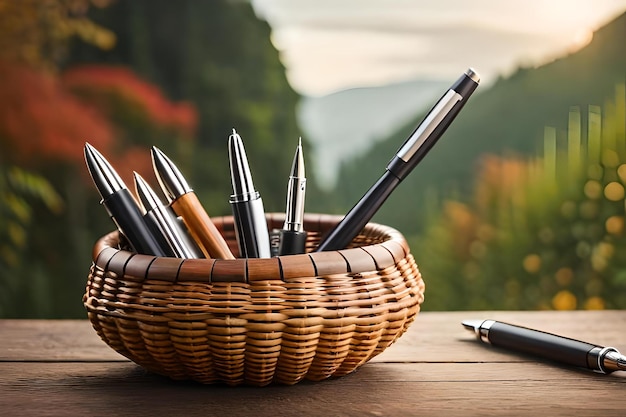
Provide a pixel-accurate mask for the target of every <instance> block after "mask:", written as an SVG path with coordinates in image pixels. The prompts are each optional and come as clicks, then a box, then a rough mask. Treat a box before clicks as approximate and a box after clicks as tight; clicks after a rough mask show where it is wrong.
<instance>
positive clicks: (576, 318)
mask: <svg viewBox="0 0 626 417" xmlns="http://www.w3.org/2000/svg"><path fill="white" fill-rule="evenodd" d="M466 319H493V320H499V321H504V322H508V323H511V324H517V325H520V326H526V327H531V328H535V329H539V330H543V331H546V332H552V333H555V334H559V335H561V336H565V337H570V338H574V339H579V340H583V341H585V342H589V343H594V344H599V345H603V346H613V347H615V348H617V349H618V350H619V351H620V352H622V353H626V333H624V332H623V329H625V328H626V311H620V310H605V311H580V310H578V311H567V312H566V311H541V312H537V311H492V312H480V311H478V312H476V311H461V312H421V313H419V314H418V316H417V318H416V319H415V322H414V323H413V324H412V325H411V327H410V328H409V330H408V331H407V332H406V333H405V334H404V335H402V337H400V339H398V341H397V342H396V343H395V344H394V345H392V346H390V347H389V348H388V349H387V350H385V352H383V353H382V354H381V355H379V356H378V357H376V358H374V359H373V361H381V362H405V361H409V362H410V361H420V362H423V361H444V362H446V361H449V362H455V361H460V362H467V361H481V362H484V361H510V360H517V361H526V360H527V358H524V357H522V356H519V355H515V354H511V353H509V352H507V351H504V350H497V349H492V348H490V347H489V346H487V345H484V344H481V343H479V342H477V341H476V339H475V337H474V336H473V334H472V333H471V332H469V331H467V330H465V329H464V328H463V326H462V325H461V321H463V320H466Z"/></svg>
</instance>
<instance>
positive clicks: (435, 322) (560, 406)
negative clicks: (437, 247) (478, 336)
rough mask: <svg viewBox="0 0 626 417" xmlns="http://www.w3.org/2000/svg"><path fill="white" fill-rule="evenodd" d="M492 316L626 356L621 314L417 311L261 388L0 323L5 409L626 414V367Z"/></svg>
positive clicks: (56, 330)
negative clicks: (564, 351) (388, 341)
mask: <svg viewBox="0 0 626 417" xmlns="http://www.w3.org/2000/svg"><path fill="white" fill-rule="evenodd" d="M471 318H478V319H482V318H490V319H495V320H500V321H507V322H510V323H515V324H519V325H524V326H529V327H534V328H539V329H542V330H545V331H549V332H555V333H558V334H561V335H564V336H568V337H574V338H578V339H581V340H585V341H587V342H591V343H598V344H601V345H605V346H613V347H616V348H617V349H619V350H620V351H622V352H626V332H625V330H626V311H601V312H583V311H575V312H445V313H435V312H432V313H430V312H422V313H420V314H419V315H418V317H417V319H416V321H415V323H413V325H412V326H411V327H410V329H409V331H408V332H407V333H406V334H405V335H403V336H402V337H401V338H400V340H399V341H398V342H397V343H396V344H395V345H393V346H391V347H390V348H389V349H387V350H386V351H385V352H384V353H383V354H381V355H379V356H378V357H376V358H374V359H373V360H372V361H370V362H369V363H367V364H365V365H364V366H362V367H361V368H359V369H358V370H357V371H356V372H354V373H353V374H351V375H348V376H345V377H341V378H336V379H331V380H326V381H322V382H317V383H313V382H306V381H305V382H301V383H299V384H297V385H294V386H283V385H270V386H267V387H263V388H256V387H249V386H241V387H228V386H224V385H200V384H197V383H193V382H182V383H181V382H175V381H171V380H169V379H168V378H165V377H161V376H157V375H153V374H150V373H148V372H146V371H144V370H143V369H142V368H140V367H138V366H137V365H135V364H134V363H132V362H130V361H128V360H127V359H126V358H124V357H122V356H120V355H118V354H117V353H115V352H114V351H113V350H111V349H110V348H109V347H108V346H106V345H105V344H104V343H103V342H101V341H100V339H99V338H98V336H97V335H96V333H95V332H94V331H93V329H92V328H91V326H90V324H89V322H87V321H81V320H67V321H65V320H55V321H44V320H0V415H1V416H7V417H12V416H17V417H21V416H228V417H232V416H255V417H262V416H272V417H280V416H460V415H463V416H472V415H506V416H542V417H543V416H553V415H563V416H589V415H594V416H626V372H615V373H613V374H610V375H601V374H597V373H594V372H590V371H586V370H582V369H575V368H568V367H564V366H560V365H556V364H554V363H550V362H545V361H540V360H535V359H534V358H530V357H527V356H521V355H518V354H515V353H511V352H505V351H502V350H497V349H495V348H492V347H489V346H487V345H483V344H480V343H478V342H477V341H476V340H475V339H474V338H473V335H472V334H471V333H470V332H467V331H466V330H464V329H463V327H462V326H461V324H460V322H461V320H463V319H471Z"/></svg>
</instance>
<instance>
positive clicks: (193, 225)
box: [151, 146, 235, 259]
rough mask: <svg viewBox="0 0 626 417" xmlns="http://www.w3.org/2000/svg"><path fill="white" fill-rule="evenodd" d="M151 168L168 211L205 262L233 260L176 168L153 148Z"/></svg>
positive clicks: (225, 244) (221, 238)
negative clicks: (204, 258) (163, 195)
mask: <svg viewBox="0 0 626 417" xmlns="http://www.w3.org/2000/svg"><path fill="white" fill-rule="evenodd" d="M151 154H152V166H153V168H154V172H155V174H156V177H157V180H158V181H159V185H160V186H161V189H162V190H163V193H164V194H165V195H166V196H167V198H168V200H169V202H170V207H171V208H172V210H174V212H175V213H176V214H177V215H179V216H180V217H181V218H182V219H183V222H184V223H185V225H186V226H187V230H188V231H189V233H190V234H191V236H192V237H193V239H194V240H195V241H196V243H197V245H198V246H199V247H200V249H201V250H202V252H203V253H204V256H205V257H206V258H215V259H235V256H234V255H233V253H232V252H231V250H230V248H229V247H228V244H227V243H226V240H224V237H223V236H222V234H221V233H220V232H219V230H217V227H215V224H213V221H212V220H211V218H210V217H209V215H208V214H207V212H206V211H205V210H204V208H203V207H202V204H201V203H200V200H198V196H197V195H196V193H194V191H193V189H192V188H191V187H190V186H189V184H188V183H187V181H186V180H185V177H183V174H182V173H181V172H180V170H179V169H178V167H177V166H176V165H174V163H173V162H172V161H171V160H170V159H169V158H168V157H167V156H166V155H165V154H164V153H163V152H162V151H161V150H160V149H158V148H157V147H155V146H153V147H152V152H151Z"/></svg>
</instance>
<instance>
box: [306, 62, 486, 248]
mask: <svg viewBox="0 0 626 417" xmlns="http://www.w3.org/2000/svg"><path fill="white" fill-rule="evenodd" d="M479 81H480V77H479V76H478V74H477V73H476V72H475V71H474V70H472V69H471V68H470V69H468V70H467V71H466V72H465V73H464V74H463V75H461V77H460V78H459V79H458V80H457V81H456V82H455V83H454V84H453V85H452V86H451V87H450V89H448V91H447V92H446V93H445V94H444V95H443V96H442V97H441V98H440V99H439V101H437V103H436V104H435V106H434V107H433V108H432V109H431V110H430V112H428V114H427V115H426V117H425V118H424V120H422V122H421V123H420V124H419V125H418V126H417V128H416V129H415V130H414V131H413V133H412V134H411V135H410V136H409V138H408V139H407V140H406V141H405V142H404V144H403V145H402V146H401V147H400V149H399V150H398V152H397V153H396V155H394V156H393V158H392V159H391V161H390V162H389V164H387V167H386V169H385V172H384V173H383V175H382V176H381V177H380V179H379V180H378V181H377V182H376V183H375V184H374V185H373V186H372V187H371V188H370V189H369V190H368V191H367V192H366V193H365V195H364V196H363V197H362V198H361V199H360V200H359V201H358V202H357V203H356V205H355V206H354V207H352V209H350V211H349V212H348V214H346V215H345V217H344V218H343V219H342V220H341V221H340V222H339V223H338V224H337V225H336V226H335V228H334V229H332V230H331V231H330V233H329V234H328V235H326V236H325V237H324V238H323V239H322V241H321V243H320V244H319V246H318V247H317V249H316V251H317V252H320V251H330V250H338V249H343V248H345V247H347V246H348V244H349V243H350V242H351V241H352V239H354V238H355V237H356V236H357V235H358V234H359V232H360V231H361V230H362V229H363V227H365V225H366V224H367V222H369V221H370V219H371V218H372V217H373V216H374V214H376V212H377V211H378V209H379V208H380V207H381V206H382V205H383V203H384V202H385V201H386V200H387V198H388V197H389V195H390V194H391V193H392V192H393V190H395V189H396V187H397V186H398V185H399V184H400V182H401V181H402V180H403V179H404V178H406V176H407V175H409V173H410V172H411V171H412V170H413V168H415V166H416V165H417V164H418V163H419V162H420V161H421V160H422V158H424V156H425V155H426V154H427V153H428V151H430V149H431V148H432V147H433V146H434V145H435V143H436V142H437V141H438V140H439V138H440V137H441V136H442V135H443V134H444V132H445V131H446V129H448V127H449V126H450V124H451V123H452V121H453V120H454V119H455V118H456V116H457V115H458V114H459V112H460V111H461V109H462V108H463V106H465V103H467V100H468V99H469V97H470V96H471V95H472V93H473V92H474V90H476V87H478V83H479Z"/></svg>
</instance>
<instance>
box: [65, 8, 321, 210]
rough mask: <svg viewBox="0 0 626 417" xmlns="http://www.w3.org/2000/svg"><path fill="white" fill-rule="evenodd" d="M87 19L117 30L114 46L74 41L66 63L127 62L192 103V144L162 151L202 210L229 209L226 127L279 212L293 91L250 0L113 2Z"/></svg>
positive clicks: (290, 144) (291, 142) (294, 135)
mask: <svg viewBox="0 0 626 417" xmlns="http://www.w3.org/2000/svg"><path fill="white" fill-rule="evenodd" d="M92 17H93V19H94V21H96V22H98V23H99V24H101V25H103V26H105V27H108V28H111V29H112V30H113V31H114V32H115V33H116V34H117V37H118V43H119V45H120V47H119V48H116V49H114V50H111V51H102V50H95V49H93V48H90V47H88V46H85V45H81V46H80V47H77V48H75V50H74V54H73V59H72V64H75V63H81V62H92V61H94V60H95V61H99V62H109V63H115V64H123V65H128V66H131V67H132V68H133V69H134V70H135V71H137V72H138V73H139V74H141V75H142V76H144V77H146V78H147V79H149V80H151V81H152V82H155V83H157V84H158V85H160V86H162V88H163V89H164V90H165V92H166V93H167V95H168V96H169V97H172V98H173V99H176V100H186V101H190V102H191V103H193V104H194V105H195V108H196V109H197V110H198V120H199V125H198V134H197V138H196V141H195V145H194V146H193V147H192V148H191V149H187V150H186V151H184V152H181V151H180V150H178V149H176V144H175V143H171V144H169V145H163V151H165V152H166V153H168V154H170V155H171V156H172V157H174V156H177V158H175V159H176V162H177V164H178V165H179V166H181V168H182V170H183V173H184V174H185V176H186V177H187V179H188V181H189V183H190V184H191V185H192V186H193V187H194V189H195V191H196V192H197V193H198V195H199V197H200V199H201V201H202V202H203V204H204V205H205V208H206V209H207V211H208V212H209V213H210V215H212V216H217V215H223V214H230V206H229V204H228V196H229V195H230V193H231V192H232V189H231V184H230V178H229V167H228V150H227V141H228V136H229V134H230V133H231V131H232V129H233V128H235V129H236V130H237V132H238V133H239V134H240V135H241V137H242V139H243V141H244V144H245V147H246V151H247V154H248V158H249V160H250V167H251V170H252V174H253V176H254V182H255V186H256V187H257V188H258V189H259V191H260V192H261V194H262V196H263V201H264V203H265V208H266V210H267V211H282V210H284V204H285V202H284V198H285V197H284V196H285V189H286V178H287V175H288V172H289V168H290V164H291V160H292V158H293V152H294V150H295V147H296V145H297V143H298V137H299V136H300V133H299V131H298V127H297V124H296V118H295V106H296V102H297V100H298V96H297V94H295V93H294V92H293V90H292V89H291V87H290V86H289V85H288V83H287V80H286V78H285V70H284V67H283V66H282V64H281V63H280V61H279V59H278V53H277V51H276V50H275V48H274V47H273V46H272V44H271V42H270V28H269V26H268V24H267V23H266V22H263V21H259V20H258V19H257V18H256V16H255V15H254V12H253V10H252V8H251V6H250V4H249V3H247V2H229V1H223V0H220V1H193V0H184V1H177V2H171V1H163V0H156V1H152V0H149V1H146V0H135V1H119V2H117V3H116V4H114V5H112V7H109V8H107V9H105V10H94V14H93V15H92ZM303 140H304V146H305V147H306V146H308V145H307V143H306V138H303ZM305 152H306V149H305ZM283 173H284V174H283ZM309 174H310V175H308V176H309V178H311V181H310V184H309V185H310V189H311V192H312V193H313V192H315V188H316V187H315V184H314V181H313V178H314V176H313V173H312V172H310V173H309Z"/></svg>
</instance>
